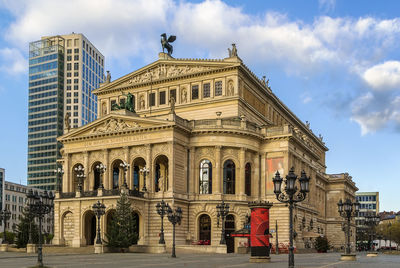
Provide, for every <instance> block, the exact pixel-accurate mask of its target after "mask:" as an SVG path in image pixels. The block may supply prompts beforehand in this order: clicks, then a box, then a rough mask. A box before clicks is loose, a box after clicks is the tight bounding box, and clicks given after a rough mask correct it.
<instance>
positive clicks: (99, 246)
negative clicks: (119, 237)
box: [94, 244, 104, 254]
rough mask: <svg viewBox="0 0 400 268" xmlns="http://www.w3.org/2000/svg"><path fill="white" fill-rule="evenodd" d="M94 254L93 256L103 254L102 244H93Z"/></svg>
mask: <svg viewBox="0 0 400 268" xmlns="http://www.w3.org/2000/svg"><path fill="white" fill-rule="evenodd" d="M94 253H95V254H103V253H104V246H103V244H94Z"/></svg>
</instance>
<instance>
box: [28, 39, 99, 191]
mask: <svg viewBox="0 0 400 268" xmlns="http://www.w3.org/2000/svg"><path fill="white" fill-rule="evenodd" d="M103 81H104V57H103V55H102V54H101V53H100V52H99V51H98V50H97V49H96V48H95V47H94V46H93V44H92V43H90V41H89V40H88V39H87V38H86V37H85V36H84V35H82V34H75V33H72V34H70V35H57V36H51V37H42V39H41V40H38V41H35V42H31V43H30V44H29V118H28V185H31V186H33V187H36V188H40V189H47V190H55V189H56V185H57V182H56V179H57V178H56V174H55V173H54V170H55V168H56V160H57V159H58V158H59V157H60V154H59V150H60V146H61V145H60V144H59V143H57V140H56V138H57V137H58V136H60V135H62V134H63V133H64V131H65V132H68V131H69V129H70V128H76V127H79V126H82V125H85V124H87V123H89V122H91V121H93V120H94V119H96V118H97V97H96V96H95V95H94V94H92V90H94V89H95V88H97V87H98V86H99V84H100V83H102V82H103Z"/></svg>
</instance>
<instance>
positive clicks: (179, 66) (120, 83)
mask: <svg viewBox="0 0 400 268" xmlns="http://www.w3.org/2000/svg"><path fill="white" fill-rule="evenodd" d="M233 59H234V58H233ZM236 59H237V60H232V58H230V59H229V60H201V59H174V58H169V59H159V60H158V61H155V62H153V63H151V64H149V65H147V66H145V67H143V68H141V69H139V70H136V71H134V72H132V73H130V74H127V75H125V76H123V77H121V78H119V79H117V80H115V81H112V82H109V83H104V84H101V86H100V88H98V89H97V90H95V91H94V93H96V94H99V93H103V92H107V91H109V90H115V89H121V90H123V89H124V88H127V87H132V86H136V85H140V84H146V83H152V82H160V81H162V80H167V79H172V78H178V77H184V76H188V75H192V74H199V73H204V72H208V71H215V70H218V69H221V70H222V69H225V68H229V67H233V66H237V65H240V63H241V60H240V59H239V58H236Z"/></svg>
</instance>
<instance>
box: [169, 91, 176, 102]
mask: <svg viewBox="0 0 400 268" xmlns="http://www.w3.org/2000/svg"><path fill="white" fill-rule="evenodd" d="M171 98H174V100H175V102H176V89H171V90H170V91H169V99H171Z"/></svg>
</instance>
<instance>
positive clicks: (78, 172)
mask: <svg viewBox="0 0 400 268" xmlns="http://www.w3.org/2000/svg"><path fill="white" fill-rule="evenodd" d="M74 170H75V173H76V177H77V178H78V191H79V192H82V182H83V180H84V179H85V177H86V175H85V168H84V167H83V166H82V165H80V164H79V165H78V166H77V167H75V169H74Z"/></svg>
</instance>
